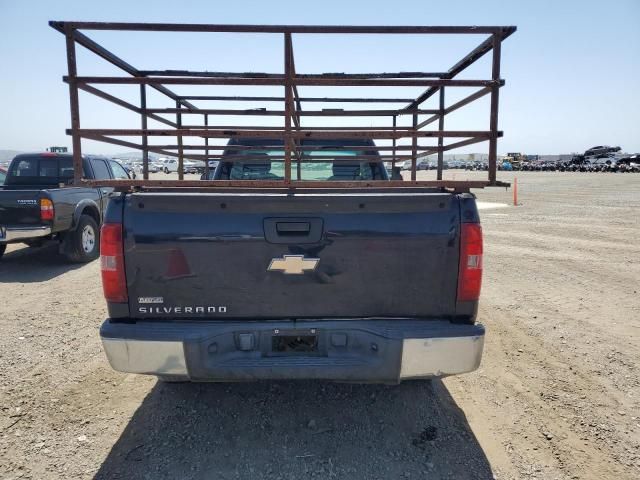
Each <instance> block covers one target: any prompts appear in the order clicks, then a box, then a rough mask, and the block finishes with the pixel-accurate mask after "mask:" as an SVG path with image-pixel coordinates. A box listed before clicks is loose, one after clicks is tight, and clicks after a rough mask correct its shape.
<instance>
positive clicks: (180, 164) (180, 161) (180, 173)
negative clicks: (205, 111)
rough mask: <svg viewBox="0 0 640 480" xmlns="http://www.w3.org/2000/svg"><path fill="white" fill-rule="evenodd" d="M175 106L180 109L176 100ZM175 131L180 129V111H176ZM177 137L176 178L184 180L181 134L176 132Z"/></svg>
mask: <svg viewBox="0 0 640 480" xmlns="http://www.w3.org/2000/svg"><path fill="white" fill-rule="evenodd" d="M176 107H177V108H178V110H179V109H180V101H179V100H176ZM176 124H177V125H178V127H177V128H176V132H179V131H180V130H181V129H182V113H180V112H177V113H176ZM177 138H178V180H184V150H182V135H181V134H180V133H177Z"/></svg>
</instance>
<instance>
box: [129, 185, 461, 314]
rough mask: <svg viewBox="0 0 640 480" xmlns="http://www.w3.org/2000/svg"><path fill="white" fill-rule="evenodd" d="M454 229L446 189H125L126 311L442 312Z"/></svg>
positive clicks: (447, 300)
mask: <svg viewBox="0 0 640 480" xmlns="http://www.w3.org/2000/svg"><path fill="white" fill-rule="evenodd" d="M459 225H460V212H459V203H458V197H456V196H455V195H452V194H447V193H421V194H414V193H394V194H389V193H387V194H375V193H373V194H372V193H368V194H359V193H354V194H296V195H281V194H245V195H241V194H202V193H199V194H189V193H134V194H131V195H129V196H127V201H126V204H125V210H124V228H125V265H126V273H127V283H128V292H129V302H130V311H131V316H132V317H138V318H144V317H149V318H151V317H155V318H162V317H165V318H176V317H192V318H198V317H200V318H219V319H223V318H246V319H254V318H279V319H282V318H313V317H324V318H326V317H334V318H335V317H374V316H375V317H428V316H443V315H448V314H453V313H454V312H455V300H456V299H455V296H456V283H457V274H458V257H459V245H458V238H459V231H458V230H459ZM286 256H289V257H286Z"/></svg>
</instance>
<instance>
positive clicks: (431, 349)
mask: <svg viewBox="0 0 640 480" xmlns="http://www.w3.org/2000/svg"><path fill="white" fill-rule="evenodd" d="M483 347H484V335H477V336H471V337H444V338H431V339H424V338H406V339H405V340H404V341H403V345H402V364H401V366H400V379H401V380H404V379H409V378H433V377H446V376H448V375H457V374H459V373H467V372H473V371H474V370H476V369H477V368H478V367H479V366H480V360H481V359H482V350H483Z"/></svg>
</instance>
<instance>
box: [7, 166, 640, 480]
mask: <svg viewBox="0 0 640 480" xmlns="http://www.w3.org/2000/svg"><path fill="white" fill-rule="evenodd" d="M419 173H420V176H421V177H424V178H431V177H432V176H433V172H419ZM446 175H447V177H448V178H451V177H452V176H453V175H455V176H456V179H461V178H467V177H474V178H477V177H478V176H480V175H481V174H479V173H466V172H460V171H457V172H456V171H447V172H446ZM512 176H513V174H509V173H505V172H501V177H503V178H504V179H505V180H509V179H510V178H511V177H512ZM518 177H519V178H518V180H519V187H520V202H521V205H520V206H518V207H515V208H514V207H512V206H508V207H504V208H489V209H486V210H483V211H482V220H483V226H484V231H485V238H486V247H485V248H486V255H485V281H484V287H483V288H484V289H483V294H482V301H481V308H480V317H479V318H480V320H481V321H482V322H483V323H484V324H485V325H486V326H487V332H488V333H487V340H486V346H485V356H484V359H483V362H482V366H481V368H480V369H479V370H478V371H477V372H474V373H471V374H468V375H464V376H460V377H453V378H448V379H445V380H444V381H433V382H408V383H405V384H402V385H399V386H375V385H345V384H333V383H313V382H299V383H295V382H268V383H267V382H265V383H257V384H194V385H190V384H185V385H180V384H177V385H171V384H161V383H157V382H156V380H155V379H154V378H148V377H141V376H135V375H124V374H120V373H116V372H113V371H112V370H111V369H110V368H109V366H108V364H107V362H106V359H105V358H104V355H103V353H102V350H101V346H100V342H99V338H98V331H97V330H98V327H99V325H100V323H101V322H102V320H103V318H104V317H105V315H106V309H105V306H104V303H103V300H102V296H101V287H100V282H99V272H98V264H97V262H93V263H92V264H89V265H83V266H77V265H73V266H71V265H67V264H66V263H64V260H63V259H61V258H60V257H58V256H57V254H56V248H55V246H46V247H42V248H34V249H28V248H23V247H22V246H12V247H10V248H9V250H8V253H7V254H6V255H5V257H4V258H3V259H2V261H1V262H0V295H1V298H2V300H1V302H2V303H0V311H1V315H0V332H1V333H2V335H1V336H0V478H2V479H13V478H34V479H41V478H42V479H48V478H65V479H66V478H74V479H75V478H94V477H95V478H99V479H107V478H149V479H151V478H153V479H159V478H187V479H204V478H222V479H235V478H283V479H288V478H291V479H293V478H295V479H298V478H313V477H316V478H350V479H360V478H361V479H375V478H380V479H389V478H429V479H431V478H434V479H439V478H443V479H446V478H451V479H460V478H469V479H486V478H488V479H490V478H498V479H511V478H513V479H520V478H540V479H555V478H557V479H587V478H593V479H603V478H616V479H635V478H640V375H639V374H638V361H639V360H640V301H639V295H638V290H639V289H640V266H639V265H640V263H639V258H640V255H639V254H640V246H639V245H638V243H637V236H638V232H639V231H640V225H639V223H640V216H639V215H638V211H639V208H640V176H637V175H631V174H570V173H565V174H561V173H538V172H535V173H534V172H522V173H519V174H518ZM160 178H163V177H160ZM477 193H478V196H479V199H480V200H483V201H486V202H499V203H509V202H510V201H511V192H510V191H505V190H504V189H489V190H486V191H478V192H477Z"/></svg>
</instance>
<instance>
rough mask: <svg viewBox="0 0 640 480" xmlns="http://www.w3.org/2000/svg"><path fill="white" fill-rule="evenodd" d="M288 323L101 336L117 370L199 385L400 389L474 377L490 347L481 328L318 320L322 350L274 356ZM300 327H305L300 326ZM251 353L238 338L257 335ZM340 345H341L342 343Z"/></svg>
mask: <svg viewBox="0 0 640 480" xmlns="http://www.w3.org/2000/svg"><path fill="white" fill-rule="evenodd" d="M287 328H291V324H290V323H286V322H282V323H276V324H269V323H268V322H243V323H234V322H215V323H211V324H203V323H198V322H160V321H149V322H135V323H129V324H127V323H117V322H116V323H113V322H110V321H109V320H107V321H106V322H105V323H104V324H103V326H102V328H101V331H100V335H101V338H102V344H103V346H104V350H105V353H106V355H107V358H108V360H109V363H110V364H111V366H112V367H113V369H114V370H117V371H120V372H125V373H139V374H148V375H165V376H176V377H181V378H185V379H191V380H194V381H242V380H258V379H320V380H338V381H347V382H369V383H371V382H373V383H398V382H400V381H402V380H408V379H416V378H435V377H445V376H449V375H457V374H461V373H466V372H471V371H473V370H475V369H477V368H478V366H479V365H480V361H481V359H482V350H483V346H484V327H482V325H479V324H476V325H454V324H451V323H449V322H448V321H432V322H430V321H426V322H425V321H403V320H390V321H382V322H381V321H371V322H367V321H353V322H352V321H339V320H338V321H334V320H325V321H313V322H312V323H311V324H310V325H309V326H308V327H307V328H308V329H314V330H315V331H317V332H319V333H318V334H319V335H320V338H322V340H321V341H320V342H319V345H323V346H324V350H323V351H319V352H317V353H316V354H315V355H314V354H311V355H309V356H306V355H290V356H281V355H274V354H273V352H272V351H271V339H272V337H271V335H272V333H273V332H274V331H278V330H280V331H284V330H285V329H287ZM296 328H302V326H301V322H299V323H298V324H297V325H296ZM252 331H253V333H252V334H250V335H251V336H252V340H251V341H250V342H249V344H248V346H247V348H241V347H240V346H239V343H238V335H239V334H240V333H242V334H243V335H246V334H247V333H246V332H252ZM336 340H340V341H339V342H336Z"/></svg>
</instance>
